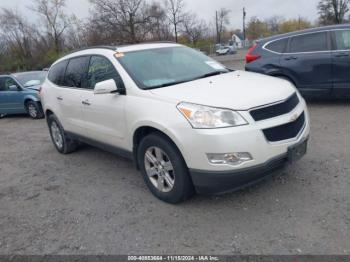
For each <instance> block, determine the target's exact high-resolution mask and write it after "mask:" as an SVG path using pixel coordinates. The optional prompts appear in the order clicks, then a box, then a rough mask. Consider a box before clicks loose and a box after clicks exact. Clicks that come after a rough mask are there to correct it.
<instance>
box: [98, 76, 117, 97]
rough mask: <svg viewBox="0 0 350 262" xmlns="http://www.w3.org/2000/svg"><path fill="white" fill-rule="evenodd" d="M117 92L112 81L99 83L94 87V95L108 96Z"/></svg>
mask: <svg viewBox="0 0 350 262" xmlns="http://www.w3.org/2000/svg"><path fill="white" fill-rule="evenodd" d="M116 92H118V87H117V84H116V83H115V81H114V80H113V79H109V80H106V81H102V82H99V83H97V84H96V85H95V88H94V93H95V94H96V95H98V94H99V95H101V94H110V93H116Z"/></svg>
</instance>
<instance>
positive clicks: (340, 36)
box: [334, 30, 350, 50]
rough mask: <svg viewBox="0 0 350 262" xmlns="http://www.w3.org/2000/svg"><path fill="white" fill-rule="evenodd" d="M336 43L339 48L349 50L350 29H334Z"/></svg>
mask: <svg viewBox="0 0 350 262" xmlns="http://www.w3.org/2000/svg"><path fill="white" fill-rule="evenodd" d="M334 34H335V43H336V49H337V50H349V49H350V30H337V31H334Z"/></svg>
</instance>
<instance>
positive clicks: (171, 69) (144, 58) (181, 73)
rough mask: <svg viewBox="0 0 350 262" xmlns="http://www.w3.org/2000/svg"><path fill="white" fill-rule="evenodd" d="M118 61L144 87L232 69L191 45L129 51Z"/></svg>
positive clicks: (171, 83) (162, 85) (182, 81)
mask: <svg viewBox="0 0 350 262" xmlns="http://www.w3.org/2000/svg"><path fill="white" fill-rule="evenodd" d="M118 61H119V62H120V63H121V64H122V65H123V67H124V68H125V69H126V71H127V72H128V73H129V74H130V75H131V76H132V77H133V79H134V80H135V82H137V84H138V85H139V87H140V88H142V89H152V88H161V87H166V86H171V85H175V84H179V83H184V82H189V81H193V80H196V79H200V78H204V77H208V76H211V75H215V74H221V73H227V72H229V70H228V69H226V68H225V67H224V66H223V65H221V64H220V63H218V62H216V61H215V60H213V59H211V58H210V57H208V56H206V55H204V54H202V53H200V52H197V51H195V50H193V49H191V48H188V47H165V48H157V49H147V50H141V51H133V52H126V53H124V54H122V55H120V56H119V58H118Z"/></svg>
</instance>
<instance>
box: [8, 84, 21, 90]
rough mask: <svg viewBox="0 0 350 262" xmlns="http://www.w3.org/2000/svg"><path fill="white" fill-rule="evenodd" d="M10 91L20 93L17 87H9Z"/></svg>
mask: <svg viewBox="0 0 350 262" xmlns="http://www.w3.org/2000/svg"><path fill="white" fill-rule="evenodd" d="M9 91H19V89H18V87H17V86H16V85H12V86H9Z"/></svg>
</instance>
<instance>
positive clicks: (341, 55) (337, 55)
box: [335, 53, 349, 57]
mask: <svg viewBox="0 0 350 262" xmlns="http://www.w3.org/2000/svg"><path fill="white" fill-rule="evenodd" d="M348 56H349V54H345V53H341V54H336V55H335V57H348Z"/></svg>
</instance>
